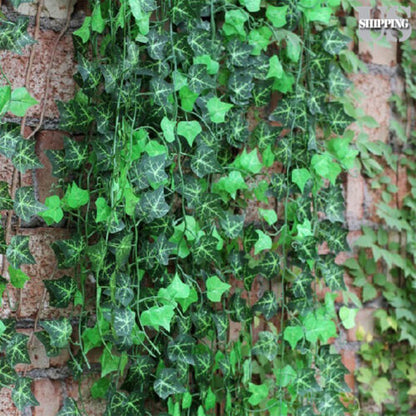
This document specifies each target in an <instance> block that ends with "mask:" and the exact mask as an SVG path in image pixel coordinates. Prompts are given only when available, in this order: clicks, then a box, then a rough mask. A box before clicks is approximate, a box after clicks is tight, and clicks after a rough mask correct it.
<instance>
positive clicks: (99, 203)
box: [95, 196, 111, 223]
mask: <svg viewBox="0 0 416 416" xmlns="http://www.w3.org/2000/svg"><path fill="white" fill-rule="evenodd" d="M95 206H96V208H97V216H96V217H95V222H97V223H98V222H104V223H107V221H108V220H109V219H110V218H111V207H110V206H108V204H107V201H106V200H105V199H104V198H103V197H101V196H100V197H99V198H97V200H96V201H95Z"/></svg>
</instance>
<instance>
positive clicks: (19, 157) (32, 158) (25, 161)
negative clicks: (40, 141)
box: [12, 139, 43, 173]
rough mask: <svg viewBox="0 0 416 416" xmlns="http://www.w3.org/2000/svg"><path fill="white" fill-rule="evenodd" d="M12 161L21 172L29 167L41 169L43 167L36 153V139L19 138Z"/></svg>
mask: <svg viewBox="0 0 416 416" xmlns="http://www.w3.org/2000/svg"><path fill="white" fill-rule="evenodd" d="M12 163H13V165H14V166H15V168H16V169H17V170H18V171H20V172H21V173H25V172H26V171H27V170H29V169H40V168H42V167H43V165H42V163H40V161H39V159H38V157H37V155H36V153H35V141H34V140H24V139H23V140H19V141H18V143H17V144H16V149H15V154H14V156H13V157H12Z"/></svg>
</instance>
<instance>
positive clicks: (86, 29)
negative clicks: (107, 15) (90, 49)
mask: <svg viewBox="0 0 416 416" xmlns="http://www.w3.org/2000/svg"><path fill="white" fill-rule="evenodd" d="M91 20H92V18H91V16H86V17H85V19H84V22H83V23H82V26H81V27H80V28H79V29H77V30H76V31H75V32H74V35H75V36H78V37H80V38H81V40H82V43H87V42H88V40H89V38H90V36H91V31H90V27H91Z"/></svg>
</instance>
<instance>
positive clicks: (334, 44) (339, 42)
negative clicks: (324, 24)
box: [322, 26, 351, 55]
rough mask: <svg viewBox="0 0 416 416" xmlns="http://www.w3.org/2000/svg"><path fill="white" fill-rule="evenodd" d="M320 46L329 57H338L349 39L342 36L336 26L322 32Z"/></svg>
mask: <svg viewBox="0 0 416 416" xmlns="http://www.w3.org/2000/svg"><path fill="white" fill-rule="evenodd" d="M322 41H323V42H322V46H323V48H324V49H325V51H326V52H328V53H329V54H331V55H338V54H339V53H340V52H341V51H342V50H343V49H346V47H347V45H348V43H349V42H351V39H350V38H349V37H348V36H345V35H343V34H342V33H341V32H340V31H339V29H338V27H337V26H332V27H329V28H328V29H325V30H324V31H323V32H322Z"/></svg>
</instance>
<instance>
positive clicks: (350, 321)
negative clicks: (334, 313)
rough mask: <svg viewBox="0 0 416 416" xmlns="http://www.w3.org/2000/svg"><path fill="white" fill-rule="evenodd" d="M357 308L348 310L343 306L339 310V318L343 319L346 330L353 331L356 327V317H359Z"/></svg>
mask: <svg viewBox="0 0 416 416" xmlns="http://www.w3.org/2000/svg"><path fill="white" fill-rule="evenodd" d="M357 312H358V309H357V308H347V307H346V306H341V308H340V310H339V317H340V318H341V322H342V325H344V328H345V329H352V328H354V327H355V317H356V315H357Z"/></svg>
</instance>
